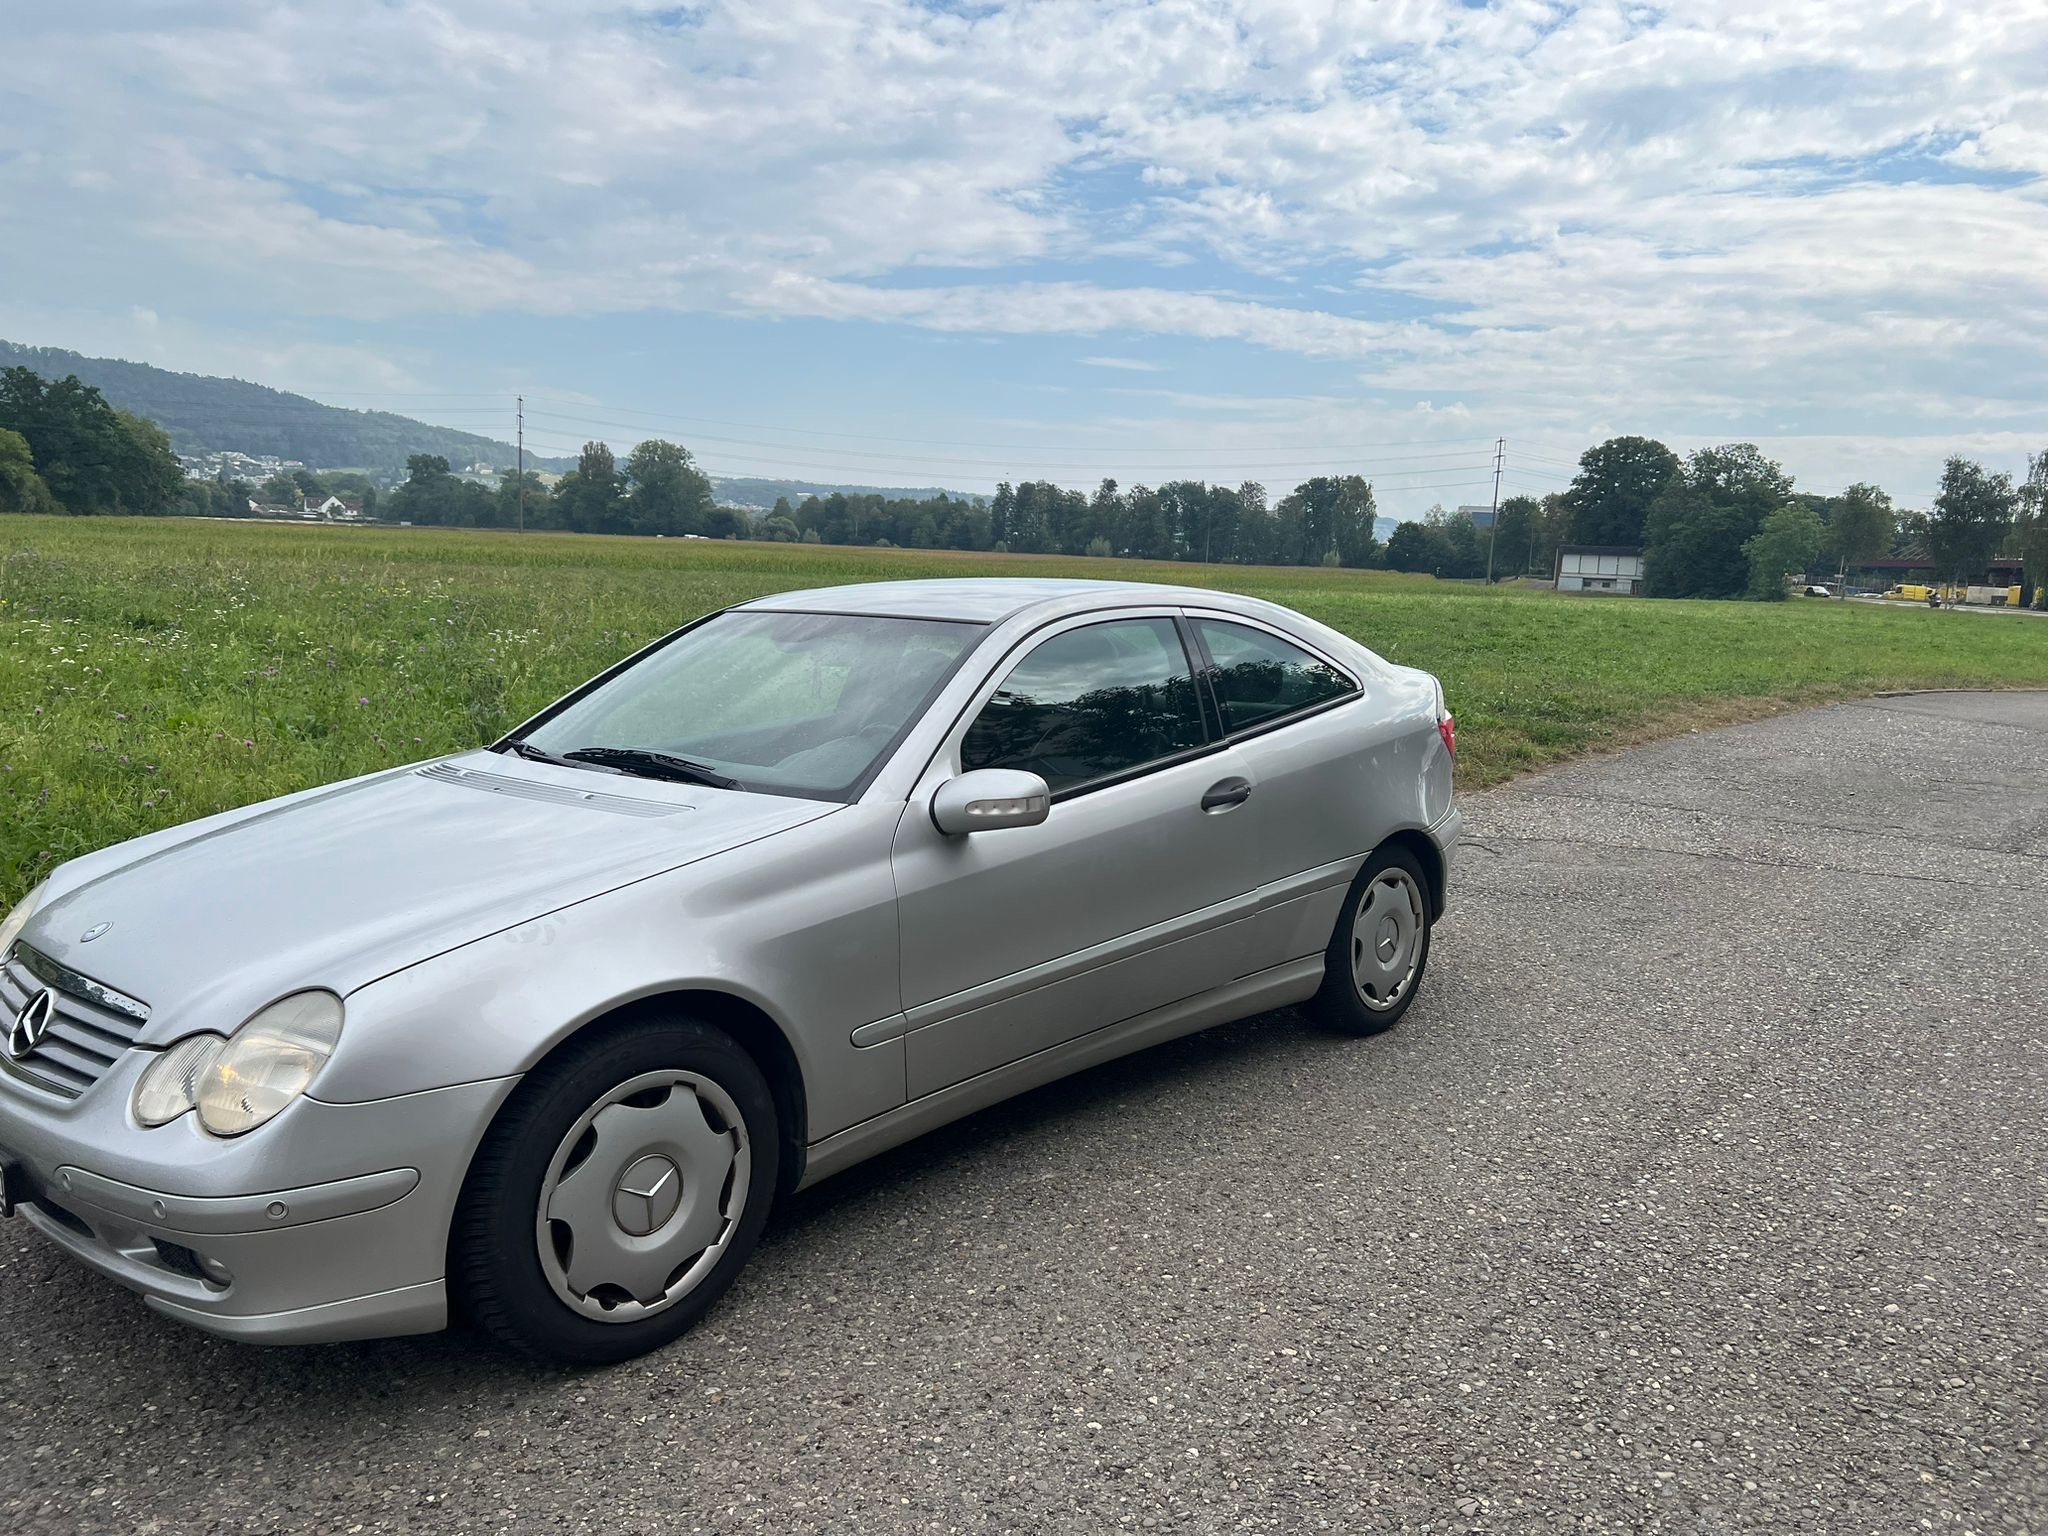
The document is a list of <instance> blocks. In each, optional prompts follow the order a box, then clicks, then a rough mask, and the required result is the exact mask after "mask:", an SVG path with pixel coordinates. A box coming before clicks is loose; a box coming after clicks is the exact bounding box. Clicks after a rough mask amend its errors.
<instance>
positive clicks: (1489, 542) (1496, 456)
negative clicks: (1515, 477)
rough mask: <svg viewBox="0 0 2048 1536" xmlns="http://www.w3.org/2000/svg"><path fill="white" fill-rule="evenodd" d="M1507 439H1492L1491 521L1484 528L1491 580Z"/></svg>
mask: <svg viewBox="0 0 2048 1536" xmlns="http://www.w3.org/2000/svg"><path fill="white" fill-rule="evenodd" d="M1507 452H1508V440H1507V439H1506V438H1504V437H1497V438H1495V439H1494V440H1493V521H1492V522H1491V523H1490V524H1488V525H1487V529H1486V579H1487V581H1489V582H1491V581H1492V580H1493V546H1494V545H1496V544H1498V543H1499V542H1500V471H1501V461H1502V460H1504V459H1505V458H1506V457H1507Z"/></svg>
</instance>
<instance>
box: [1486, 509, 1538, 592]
mask: <svg viewBox="0 0 2048 1536" xmlns="http://www.w3.org/2000/svg"><path fill="white" fill-rule="evenodd" d="M1542 515H1543V504H1542V503H1541V502H1539V501H1538V500H1537V499H1536V498H1535V497H1534V496H1510V497H1509V498H1508V499H1507V500H1506V501H1504V502H1502V503H1501V504H1500V511H1499V513H1498V514H1497V515H1496V516H1495V517H1494V520H1493V531H1492V532H1491V533H1490V534H1488V536H1487V543H1488V544H1489V546H1490V547H1491V550H1492V553H1493V574H1494V576H1495V577H1496V578H1497V579H1502V580H1504V579H1506V578H1507V577H1510V576H1519V575H1521V574H1522V572H1524V571H1526V570H1528V569H1529V558H1530V551H1531V546H1532V545H1533V544H1534V543H1535V538H1534V534H1535V532H1536V521H1537V519H1538V518H1540V517H1541V516H1542Z"/></svg>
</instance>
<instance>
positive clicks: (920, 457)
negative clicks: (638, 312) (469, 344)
mask: <svg viewBox="0 0 2048 1536" xmlns="http://www.w3.org/2000/svg"><path fill="white" fill-rule="evenodd" d="M533 414H534V418H535V420H538V421H550V422H554V423H556V424H557V425H558V426H561V425H574V426H586V427H598V428H605V429H625V430H630V431H636V432H637V431H642V430H644V429H643V428H642V427H640V426H639V425H637V424H634V423H627V422H619V421H613V420H611V419H609V418H607V417H602V416H574V415H569V414H567V413H565V412H560V411H535V412H534V413H533ZM678 436H683V437H687V438H688V439H689V440H690V441H692V442H704V443H724V444H730V445H734V446H738V447H747V448H769V449H774V450H776V451H779V452H780V451H789V450H795V451H797V452H804V451H806V450H808V449H809V448H810V447H811V446H812V445H809V444H806V443H801V442H795V443H782V442H764V441H762V440H761V439H758V438H747V437H722V436H719V435H717V434H715V433H704V432H697V433H679V434H678ZM818 451H821V452H826V453H831V454H833V455H835V456H838V457H843V458H852V459H878V460H882V461H884V462H887V463H891V464H901V463H920V464H944V465H954V466H959V467H963V468H982V469H987V468H1002V467H1004V466H1007V465H1009V464H1012V463H1014V462H1015V458H1014V457H1011V458H1001V459H994V458H985V457H981V456H968V457H961V456H955V455H946V454H929V453H903V452H900V451H899V452H888V453H877V452H868V451H866V450H863V449H859V448H841V447H837V446H826V447H823V448H821V449H819V450H818ZM1068 451H1073V450H1068ZM1080 451H1082V452H1087V453H1091V454H1099V455H1102V456H1103V457H1102V459H1101V461H1100V462H1097V461H1095V460H1093V459H1067V458H1059V459H1048V458H1040V457H1037V455H1041V454H1043V453H1045V452H1046V447H1045V445H1042V444H1041V445H1039V446H1036V447H1024V448H1018V449H1016V450H1015V453H1017V454H1030V455H1033V456H1034V460H1035V462H1037V463H1040V464H1046V465H1050V466H1053V467H1056V468H1063V469H1098V470H1113V469H1116V468H1118V467H1120V466H1123V465H1128V464H1130V463H1132V461H1133V460H1142V459H1151V458H1155V457H1156V458H1157V459H1158V460H1159V461H1160V462H1162V463H1169V464H1185V463H1187V462H1189V461H1190V460H1191V459H1202V458H1205V457H1214V458H1218V459H1220V460H1222V461H1223V462H1224V463H1225V464H1227V465H1229V466H1231V467H1233V468H1239V469H1314V468H1323V467H1327V466H1328V465H1330V464H1332V463H1341V462H1345V461H1347V460H1349V459H1352V458H1354V457H1355V456H1352V455H1339V454H1331V455H1328V456H1324V457H1318V458H1313V459H1255V458H1247V457H1245V456H1244V455H1245V454H1247V453H1256V452H1257V451H1258V450H1257V449H1255V448H1248V449H1241V450H1231V449H1222V448H1211V449H1188V450H1186V451H1185V452H1175V451H1171V450H1162V451H1159V452H1157V453H1156V454H1155V453H1151V452H1144V451H1140V450H1131V451H1124V450H1120V449H1116V448H1109V447H1105V448H1100V449H1082V450H1080ZM1445 459H1460V460H1465V461H1467V462H1471V461H1472V459H1473V456H1472V454H1471V453H1470V451H1469V450H1465V451H1454V452H1448V453H1417V454H1402V455H1397V456H1396V457H1394V458H1391V459H1386V460H1382V461H1380V462H1382V463H1396V464H1397V463H1418V462H1423V461H1440V460H1445ZM1426 472H1427V471H1415V473H1426Z"/></svg>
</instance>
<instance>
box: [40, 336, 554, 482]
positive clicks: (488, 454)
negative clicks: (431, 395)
mask: <svg viewBox="0 0 2048 1536" xmlns="http://www.w3.org/2000/svg"><path fill="white" fill-rule="evenodd" d="M14 367H21V368H32V369H34V370H35V371H36V372H37V373H39V374H41V375H43V376H44V377H45V378H52V379H61V378H63V377H65V376H66V375H67V374H76V375H77V376H78V377H79V378H81V379H83V380H84V381H85V382H86V383H88V384H90V385H92V386H93V387H94V388H95V389H97V390H99V392H100V393H101V394H103V395H105V396H106V397H107V400H108V402H109V403H110V404H112V405H114V406H115V407H117V408H118V409H120V410H124V411H132V412H134V413H135V414H136V415H137V416H147V417H149V418H150V420H152V421H154V422H156V423H157V424H158V425H159V426H161V427H162V428H163V429H164V430H165V431H166V432H168V433H169V434H170V435H171V446H172V447H173V448H175V449H176V450H177V451H178V452H179V453H187V454H196V453H214V452H218V451H220V450H222V449H233V450H236V451H238V452H241V453H247V454H259V455H260V454H268V455H272V456H275V457H277V458H280V459H297V460H299V461H300V462H301V463H304V464H306V465H308V466H310V467H312V468H314V469H367V470H370V471H373V472H381V473H385V474H389V473H393V472H397V471H402V470H403V469H404V468H405V461H406V458H407V456H408V455H411V454H415V453H438V454H441V455H443V456H444V457H445V458H446V459H447V460H448V462H449V463H450V464H453V465H455V466H456V467H458V468H460V467H461V466H463V465H465V464H475V463H479V462H481V463H486V464H492V465H497V466H500V467H510V465H511V464H512V462H513V458H514V452H513V447H512V445H511V444H510V443H506V442H500V441H499V440H498V439H496V438H492V437H479V436H478V435H477V434H475V433H473V432H458V431H456V430H455V429H454V428H452V427H436V426H430V425H429V424H428V423H426V422H424V421H414V420H413V419H412V418H411V417H410V416H398V415H394V414H392V413H391V412H390V411H351V410H345V409H343V408H342V407H340V406H337V405H322V404H321V403H320V402H319V401H318V400H311V399H308V398H307V397H306V396H304V395H291V394H286V393H285V392H284V391H283V390H279V389H268V388H265V387H264V386H263V385H261V384H250V383H247V382H246V381H244V380H242V379H220V378H213V377H211V376H209V375H207V374H201V373H172V372H170V371H169V370H168V369H163V368H153V367H151V366H150V365H149V364H147V363H130V362H124V361H121V360H120V359H117V358H110V357H83V356H80V355H79V354H78V353H76V352H66V351H64V350H63V349H62V348H59V347H24V346H21V345H19V344H17V343H15V342H11V341H0V368H14ZM526 462H527V463H528V464H529V465H531V466H533V467H535V468H539V469H557V470H560V469H573V468H574V467H575V460H573V459H543V458H540V457H538V456H536V455H534V454H528V455H527V458H526Z"/></svg>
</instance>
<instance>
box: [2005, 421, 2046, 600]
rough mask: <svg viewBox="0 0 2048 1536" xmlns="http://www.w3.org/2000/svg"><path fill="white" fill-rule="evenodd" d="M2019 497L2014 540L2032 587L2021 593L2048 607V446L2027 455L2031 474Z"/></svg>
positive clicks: (2028, 584) (2027, 579) (2020, 489)
mask: <svg viewBox="0 0 2048 1536" xmlns="http://www.w3.org/2000/svg"><path fill="white" fill-rule="evenodd" d="M2017 500H2018V513H2019V517H2018V521H2017V525H2016V526H2015V528H2014V530H2013V532H2014V535H2015V538H2014V542H2015V543H2017V544H2018V545H2019V553H2020V558H2021V559H2022V560H2024V561H2025V562H2026V566H2025V577H2024V579H2025V582H2026V585H2027V586H2028V587H2029V588H2031V589H2032V590H2031V591H2029V592H2025V593H2022V594H2021V595H2022V596H2023V597H2024V598H2026V600H2027V601H2029V602H2031V603H2032V604H2033V605H2034V606H2035V607H2036V608H2041V607H2048V603H2043V602H2042V594H2043V593H2044V592H2048V450H2044V451H2042V452H2040V453H2032V454H2028V455H2027V478H2026V480H2025V481H2024V482H2022V484H2021V485H2020V488H2019V494H2018V498H2017Z"/></svg>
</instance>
